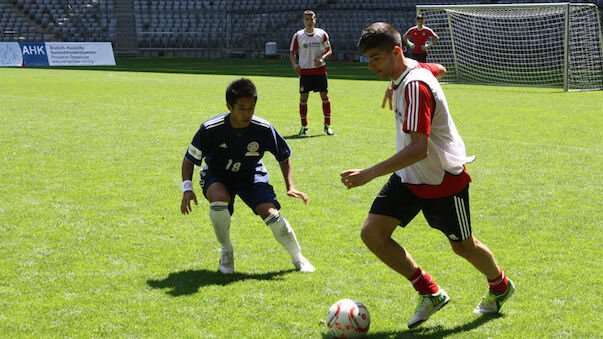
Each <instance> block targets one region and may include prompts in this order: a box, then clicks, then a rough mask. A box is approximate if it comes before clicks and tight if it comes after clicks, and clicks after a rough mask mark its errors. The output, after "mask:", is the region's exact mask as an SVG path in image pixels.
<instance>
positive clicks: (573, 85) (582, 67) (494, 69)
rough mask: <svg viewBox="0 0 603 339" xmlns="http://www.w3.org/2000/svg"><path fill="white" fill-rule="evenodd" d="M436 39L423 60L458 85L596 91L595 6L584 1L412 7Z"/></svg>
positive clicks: (600, 65)
mask: <svg viewBox="0 0 603 339" xmlns="http://www.w3.org/2000/svg"><path fill="white" fill-rule="evenodd" d="M417 14H421V15H423V17H424V18H425V25H427V26H429V27H430V28H431V29H432V30H433V31H435V32H436V34H438V36H439V37H440V41H438V43H437V44H435V45H433V46H432V47H431V48H430V50H429V54H428V55H429V59H428V61H429V62H437V63H441V64H442V65H444V66H445V67H446V68H447V71H448V72H447V73H446V77H445V78H444V80H446V81H450V82H459V83H472V84H492V85H510V86H538V87H561V88H563V89H564V90H565V91H567V90H600V89H603V38H602V36H601V20H600V16H599V9H598V8H597V6H596V5H594V4H588V3H575V4H574V3H541V4H497V5H494V4H492V5H417Z"/></svg>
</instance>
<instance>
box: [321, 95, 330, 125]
mask: <svg viewBox="0 0 603 339" xmlns="http://www.w3.org/2000/svg"><path fill="white" fill-rule="evenodd" d="M322 114H324V116H325V124H327V125H329V126H331V100H329V99H327V100H323V101H322Z"/></svg>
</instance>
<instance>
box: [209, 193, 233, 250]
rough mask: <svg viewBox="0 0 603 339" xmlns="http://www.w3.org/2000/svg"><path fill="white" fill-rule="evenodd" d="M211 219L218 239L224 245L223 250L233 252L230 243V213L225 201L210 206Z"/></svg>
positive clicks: (215, 202)
mask: <svg viewBox="0 0 603 339" xmlns="http://www.w3.org/2000/svg"><path fill="white" fill-rule="evenodd" d="M209 219H211V224H212V225H213V226H214V232H215V233H216V239H218V242H219V243H220V244H221V245H222V250H223V251H227V252H232V251H233V248H232V243H231V242H230V212H229V211H228V203H227V202H223V201H214V202H212V203H210V204H209Z"/></svg>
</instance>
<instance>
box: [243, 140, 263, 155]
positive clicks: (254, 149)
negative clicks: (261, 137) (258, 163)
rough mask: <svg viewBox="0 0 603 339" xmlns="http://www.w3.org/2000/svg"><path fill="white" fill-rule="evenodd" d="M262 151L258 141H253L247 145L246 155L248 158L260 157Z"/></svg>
mask: <svg viewBox="0 0 603 339" xmlns="http://www.w3.org/2000/svg"><path fill="white" fill-rule="evenodd" d="M259 149H260V144H258V143H257V141H252V142H250V143H249V144H248V145H247V153H245V156H246V157H253V156H258V155H260V153H258V150H259Z"/></svg>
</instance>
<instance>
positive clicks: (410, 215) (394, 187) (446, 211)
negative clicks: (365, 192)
mask: <svg viewBox="0 0 603 339" xmlns="http://www.w3.org/2000/svg"><path fill="white" fill-rule="evenodd" d="M419 211H423V215H424V216H425V219H427V222H428V223H429V226H431V227H433V228H435V229H438V230H440V231H442V233H444V234H445V235H446V236H447V237H448V239H450V240H451V241H463V240H465V239H467V238H469V237H470V236H471V219H470V215H469V184H467V186H465V188H464V189H463V190H462V191H460V192H459V193H456V194H453V195H451V196H448V197H443V198H433V199H422V198H419V197H417V196H416V195H414V194H413V193H412V192H411V191H410V189H409V188H408V186H406V184H403V183H402V182H401V180H400V177H399V176H397V175H396V174H392V176H391V177H390V178H389V181H388V182H387V183H386V184H385V185H384V186H383V188H382V189H381V192H379V194H378V195H377V197H376V198H375V200H374V201H373V205H372V206H371V211H370V213H373V214H381V215H387V216H390V217H393V218H396V219H398V220H400V226H402V227H404V226H406V225H408V223H409V222H410V221H411V220H412V219H414V217H415V216H416V215H417V214H418V213H419Z"/></svg>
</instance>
